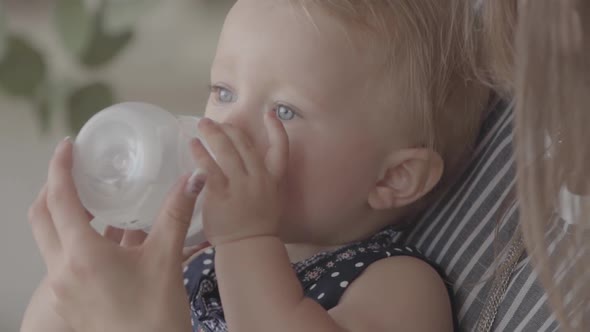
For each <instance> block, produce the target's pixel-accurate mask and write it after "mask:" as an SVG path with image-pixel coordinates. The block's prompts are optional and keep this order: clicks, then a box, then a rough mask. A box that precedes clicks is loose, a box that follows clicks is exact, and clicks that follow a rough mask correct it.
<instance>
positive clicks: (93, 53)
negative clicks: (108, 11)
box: [81, 26, 133, 68]
mask: <svg viewBox="0 0 590 332" xmlns="http://www.w3.org/2000/svg"><path fill="white" fill-rule="evenodd" d="M131 40H133V31H125V32H123V33H120V34H117V35H108V34H106V33H105V32H104V31H103V30H102V29H101V28H100V27H98V26H97V29H96V30H95V33H94V35H93V37H92V40H91V42H90V45H89V47H88V48H87V49H86V51H85V52H84V54H83V55H82V59H81V60H82V63H83V64H84V65H86V66H88V67H90V68H97V67H100V66H102V65H105V64H107V63H109V62H111V61H112V60H113V59H114V58H115V57H116V56H117V55H119V53H121V51H123V49H125V47H126V46H127V45H128V44H129V43H130V42H131Z"/></svg>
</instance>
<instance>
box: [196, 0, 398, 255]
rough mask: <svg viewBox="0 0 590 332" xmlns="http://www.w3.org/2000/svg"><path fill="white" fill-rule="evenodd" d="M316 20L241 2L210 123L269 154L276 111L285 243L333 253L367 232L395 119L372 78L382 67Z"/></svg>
mask: <svg viewBox="0 0 590 332" xmlns="http://www.w3.org/2000/svg"><path fill="white" fill-rule="evenodd" d="M310 15H311V16H312V17H313V21H312V20H310V19H309V17H306V14H305V12H304V11H303V10H301V9H300V8H299V7H295V6H293V5H291V4H290V2H289V1H287V0H240V1H238V2H237V4H236V5H235V7H234V8H233V9H232V11H231V12H230V14H229V16H228V18H227V20H226V22H225V25H224V29H223V31H222V34H221V39H220V42H219V46H218V50H217V54H216V57H215V60H214V63H213V66H212V69H211V85H212V86H213V89H212V92H211V96H210V98H209V102H208V105H207V110H206V116H207V117H209V118H212V119H214V120H216V121H218V122H222V123H231V124H232V125H235V126H237V127H239V128H241V129H242V130H244V131H245V132H246V133H247V134H248V135H249V136H250V137H252V140H253V141H254V143H255V145H256V146H257V149H258V150H259V151H260V153H261V154H263V153H264V152H265V151H266V149H267V148H268V145H269V142H268V139H267V136H266V131H265V127H264V123H263V114H264V112H265V111H267V110H270V109H276V110H277V114H278V116H279V118H280V119H282V120H283V122H284V126H285V128H286V131H287V134H288V137H289V143H290V160H289V167H288V172H287V173H288V174H287V178H286V188H287V192H288V193H287V200H286V202H285V210H284V211H285V215H284V220H283V224H284V225H285V228H284V229H283V231H282V237H283V239H284V240H285V241H287V242H305V243H311V242H313V243H318V244H319V243H321V244H323V243H328V242H332V243H330V244H336V243H338V242H341V241H350V240H352V239H349V238H348V237H350V236H351V235H350V234H351V233H355V232H356V233H359V234H360V233H363V232H364V230H362V228H363V226H362V225H359V224H362V222H361V220H362V219H363V218H364V217H365V214H367V213H369V211H370V208H369V205H368V203H367V196H368V194H369V192H370V191H371V190H372V189H373V188H374V186H375V183H376V181H378V177H379V173H380V172H382V170H381V169H380V167H381V166H382V163H383V158H384V157H385V154H386V151H389V150H390V149H391V148H392V147H393V144H395V142H394V139H393V134H392V133H391V131H392V130H391V128H392V126H391V123H392V122H394V121H395V118H394V117H392V113H394V112H392V111H391V109H390V108H391V104H388V103H387V98H384V96H388V94H387V93H386V92H384V91H385V89H384V85H383V84H382V82H380V81H378V80H376V79H375V77H376V76H377V75H376V73H377V72H378V70H379V69H380V68H381V66H380V65H379V63H380V62H379V61H378V59H376V57H373V56H371V54H368V53H372V52H366V51H363V50H362V49H361V47H359V45H360V43H357V42H356V41H355V42H353V41H352V40H353V39H354V38H355V37H354V36H352V35H351V34H350V33H349V32H350V31H347V29H345V28H344V27H343V26H342V25H341V23H340V21H338V20H337V19H336V18H333V17H331V16H330V15H326V14H324V13H323V12H322V11H320V10H317V9H314V10H312V11H311V13H310ZM312 22H313V23H312Z"/></svg>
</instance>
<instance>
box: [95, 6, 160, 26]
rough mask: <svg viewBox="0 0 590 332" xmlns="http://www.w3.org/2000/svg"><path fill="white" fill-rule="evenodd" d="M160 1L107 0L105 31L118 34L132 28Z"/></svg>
mask: <svg viewBox="0 0 590 332" xmlns="http://www.w3.org/2000/svg"><path fill="white" fill-rule="evenodd" d="M158 3H159V1H157V0H126V1H121V0H106V3H105V7H104V10H105V12H104V22H103V24H104V29H105V31H107V32H108V33H115V34H116V33H121V32H123V31H127V30H130V29H132V28H133V27H134V26H135V25H136V24H137V23H138V22H139V21H140V20H141V18H142V17H144V16H145V14H146V13H147V12H148V11H149V10H150V9H151V8H152V7H154V5H156V4H158Z"/></svg>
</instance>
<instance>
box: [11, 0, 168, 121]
mask: <svg viewBox="0 0 590 332" xmlns="http://www.w3.org/2000/svg"><path fill="white" fill-rule="evenodd" d="M155 4H157V1H156V0H126V1H120V0H99V2H98V6H97V8H95V9H94V10H91V9H90V8H89V6H88V3H87V2H86V1H84V0H56V1H55V7H54V13H53V14H54V17H55V28H56V32H57V33H58V35H59V37H60V40H61V45H62V46H63V48H64V49H65V50H66V51H67V53H68V54H69V55H70V56H71V59H72V61H75V62H76V64H77V65H78V66H81V67H82V68H84V69H85V70H89V71H95V70H99V69H102V68H104V67H105V66H108V65H109V64H110V63H112V61H113V60H114V59H115V58H116V57H117V56H118V55H120V54H121V53H122V52H123V51H124V50H125V49H126V48H127V47H128V46H129V44H130V43H131V41H132V40H133V38H134V28H135V26H136V24H137V22H138V21H139V19H140V18H141V16H142V15H143V14H145V12H146V11H147V10H149V9H150V8H151V7H152V6H153V5H155ZM4 15H5V12H4V10H3V8H2V2H0V90H1V91H2V92H4V93H6V94H8V95H10V96H14V97H19V98H24V99H26V100H28V101H29V102H30V103H31V105H32V106H33V108H34V109H35V111H36V115H37V118H38V120H39V124H40V128H41V131H42V132H43V133H47V132H48V131H49V130H50V127H51V124H50V119H51V115H52V114H53V113H54V112H56V111H59V110H62V109H63V111H65V112H66V115H67V116H66V119H67V125H68V128H69V130H70V131H72V132H73V133H77V132H78V131H79V130H80V128H81V127H82V125H83V124H84V123H85V122H86V121H88V119H90V117H92V115H94V114H95V113H96V112H97V111H100V110H101V109H103V108H105V107H107V106H109V105H112V104H113V103H115V102H116V101H117V96H116V93H115V91H114V89H113V87H112V86H111V85H110V84H109V83H108V82H101V81H89V82H77V83H76V84H74V85H73V86H68V87H64V88H60V86H62V85H63V84H61V83H60V81H61V80H63V78H58V77H52V76H51V75H49V73H50V72H51V70H50V68H49V63H48V61H47V60H46V59H47V58H46V55H45V54H44V53H43V51H42V50H40V49H39V48H37V47H35V46H34V45H33V44H32V43H31V42H30V41H29V40H27V39H25V38H23V37H21V36H18V35H16V34H14V33H12V32H11V31H10V30H9V29H8V27H7V26H6V20H5V17H4ZM63 90H65V91H63Z"/></svg>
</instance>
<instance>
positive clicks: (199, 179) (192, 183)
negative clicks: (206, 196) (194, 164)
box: [184, 168, 207, 197]
mask: <svg viewBox="0 0 590 332" xmlns="http://www.w3.org/2000/svg"><path fill="white" fill-rule="evenodd" d="M206 179H207V175H206V174H205V172H204V171H203V170H202V169H200V168H197V169H196V170H195V171H194V172H193V174H192V175H191V176H190V178H189V179H188V180H187V182H186V188H185V190H184V191H185V193H186V194H187V195H189V196H190V197H195V196H198V195H199V194H200V193H201V191H202V190H203V188H204V187H205V180H206Z"/></svg>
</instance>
